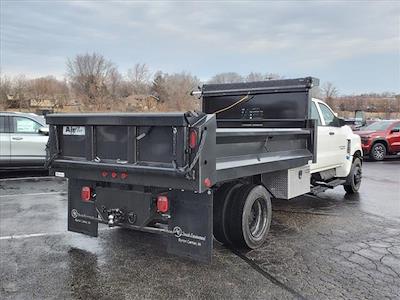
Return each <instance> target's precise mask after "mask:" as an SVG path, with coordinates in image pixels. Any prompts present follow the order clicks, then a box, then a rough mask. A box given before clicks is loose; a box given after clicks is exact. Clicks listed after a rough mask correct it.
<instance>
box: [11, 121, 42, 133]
mask: <svg viewBox="0 0 400 300" xmlns="http://www.w3.org/2000/svg"><path fill="white" fill-rule="evenodd" d="M40 127H41V125H40V124H39V123H37V122H35V121H33V120H31V119H28V118H24V117H14V133H38V132H39V128H40Z"/></svg>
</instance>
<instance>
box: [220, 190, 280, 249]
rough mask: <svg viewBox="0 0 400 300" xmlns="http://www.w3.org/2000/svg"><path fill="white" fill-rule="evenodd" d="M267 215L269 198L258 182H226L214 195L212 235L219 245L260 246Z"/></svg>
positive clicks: (270, 209) (269, 222) (263, 240)
mask: <svg viewBox="0 0 400 300" xmlns="http://www.w3.org/2000/svg"><path fill="white" fill-rule="evenodd" d="M271 217H272V206H271V197H270V195H269V193H268V191H267V190H266V189H265V187H263V186H262V185H255V184H241V183H226V184H224V185H222V186H221V187H220V188H219V189H218V190H217V191H216V193H215V195H214V222H213V224H214V228H213V230H214V237H215V238H216V239H217V240H218V241H219V242H221V243H223V244H229V245H232V246H235V247H238V248H250V249H255V248H258V247H260V246H261V245H262V244H263V243H264V242H265V240H266V238H267V234H268V232H269V228H270V225H271Z"/></svg>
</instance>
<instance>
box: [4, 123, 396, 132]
mask: <svg viewBox="0 0 400 300" xmlns="http://www.w3.org/2000/svg"><path fill="white" fill-rule="evenodd" d="M0 123H1V121H0ZM393 129H397V130H399V131H400V123H397V124H395V125H394V126H393V128H392V130H393Z"/></svg>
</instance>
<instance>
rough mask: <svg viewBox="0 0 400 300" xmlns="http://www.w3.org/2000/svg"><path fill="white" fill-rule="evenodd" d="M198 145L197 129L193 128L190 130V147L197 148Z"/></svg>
mask: <svg viewBox="0 0 400 300" xmlns="http://www.w3.org/2000/svg"><path fill="white" fill-rule="evenodd" d="M196 146H197V131H196V130H194V129H192V130H190V136H189V147H190V148H191V149H194V148H196Z"/></svg>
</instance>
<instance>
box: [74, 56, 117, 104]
mask: <svg viewBox="0 0 400 300" xmlns="http://www.w3.org/2000/svg"><path fill="white" fill-rule="evenodd" d="M116 72H117V71H116V67H115V66H114V64H113V63H112V62H111V61H109V60H107V59H105V58H104V56H102V55H100V54H97V53H93V54H88V53H87V54H79V55H77V56H75V58H73V59H68V61H67V78H68V80H69V82H70V84H71V86H72V88H73V90H74V91H75V93H76V94H77V95H78V97H80V98H81V100H83V101H84V102H86V104H98V103H99V102H103V101H104V99H105V98H106V97H107V96H109V90H108V88H109V87H108V86H107V84H108V83H109V82H110V81H111V82H115V80H112V79H111V77H113V76H114V75H115V74H116ZM113 74H114V75H113Z"/></svg>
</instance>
